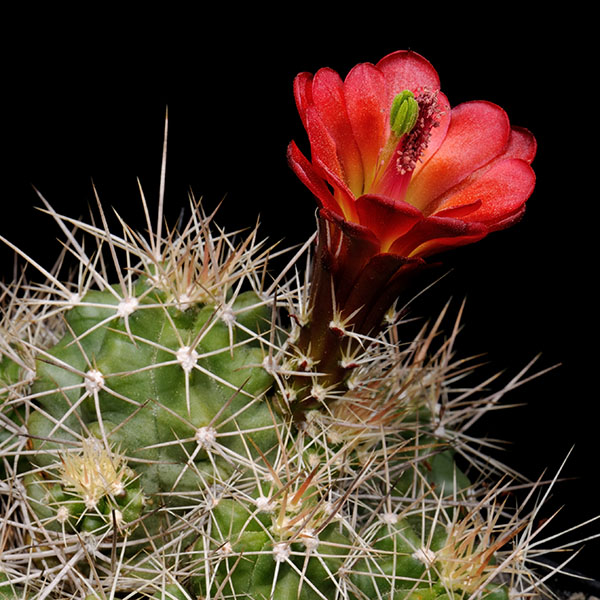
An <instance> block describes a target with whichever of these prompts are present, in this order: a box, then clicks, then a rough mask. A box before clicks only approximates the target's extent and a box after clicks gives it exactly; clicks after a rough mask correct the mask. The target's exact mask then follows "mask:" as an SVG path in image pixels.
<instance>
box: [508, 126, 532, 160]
mask: <svg viewBox="0 0 600 600" xmlns="http://www.w3.org/2000/svg"><path fill="white" fill-rule="evenodd" d="M536 151H537V142H536V140H535V138H534V137H533V134H532V133H531V132H530V131H529V130H527V129H525V128H524V127H513V128H512V129H511V132H510V138H509V140H508V146H507V147H506V150H505V151H504V154H503V155H502V156H501V157H499V158H520V159H521V160H524V161H525V162H527V163H531V162H532V161H533V159H534V158H535V153H536Z"/></svg>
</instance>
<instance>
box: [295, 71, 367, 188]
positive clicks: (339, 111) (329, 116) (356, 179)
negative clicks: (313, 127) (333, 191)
mask: <svg viewBox="0 0 600 600" xmlns="http://www.w3.org/2000/svg"><path fill="white" fill-rule="evenodd" d="M312 100H313V104H312V106H313V107H314V109H315V110H316V111H317V112H318V113H319V116H320V121H321V123H322V124H323V126H324V128H325V129H326V130H327V133H328V137H329V138H330V139H331V140H332V141H333V144H334V145H335V149H336V153H337V160H338V161H339V164H340V165H341V168H342V176H343V179H344V181H345V182H346V184H347V185H348V186H349V187H350V189H351V190H352V192H353V194H354V195H355V196H356V197H358V196H360V194H361V193H362V189H363V171H362V161H361V158H360V152H359V149H358V145H357V143H356V140H355V138H354V132H353V131H352V126H351V125H350V119H349V118H348V111H347V108H346V99H345V97H344V84H343V82H342V80H341V79H340V76H339V75H338V74H337V73H336V72H335V71H333V70H332V69H319V71H317V73H316V74H315V76H314V79H313V82H312ZM309 114H310V113H309ZM309 114H307V117H308V115H309ZM309 136H310V139H311V144H312V143H313V139H312V135H311V133H310V132H309ZM321 158H322V159H324V157H323V156H321Z"/></svg>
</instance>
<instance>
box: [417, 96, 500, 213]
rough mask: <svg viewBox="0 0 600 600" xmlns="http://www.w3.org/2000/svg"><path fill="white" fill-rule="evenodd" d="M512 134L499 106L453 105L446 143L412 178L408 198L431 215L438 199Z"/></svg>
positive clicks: (497, 150)
mask: <svg viewBox="0 0 600 600" xmlns="http://www.w3.org/2000/svg"><path fill="white" fill-rule="evenodd" d="M509 137H510V124H509V121H508V117H507V115H506V113H505V112H504V111H503V110H502V109H501V108H500V107H499V106H497V105H495V104H492V103H491V102H484V101H475V102H467V103H464V104H460V105H459V106H457V107H456V108H453V109H452V115H451V121H450V126H449V127H448V131H447V133H446V136H445V138H444V142H443V144H442V145H441V146H440V147H439V149H438V151H437V152H436V153H435V154H434V155H433V156H432V157H431V159H430V160H429V162H428V163H427V164H426V165H425V166H424V167H423V168H422V169H421V170H420V171H419V173H417V174H416V175H415V176H414V177H413V179H412V181H411V184H410V186H409V188H408V191H407V196H406V200H407V201H408V202H410V203H411V204H412V205H413V206H416V207H418V208H420V209H421V210H423V212H424V213H425V214H432V213H433V212H435V210H436V209H437V207H438V202H437V200H438V198H439V197H440V196H442V194H444V193H445V192H447V191H448V190H450V188H452V187H454V186H455V185H457V184H459V183H460V182H461V181H463V180H464V179H466V178H467V177H468V176H469V175H470V174H471V173H472V172H473V171H475V170H476V169H478V168H479V167H482V166H483V165H485V164H486V163H488V162H489V161H491V160H493V159H494V158H495V157H496V156H498V155H499V154H501V153H502V152H503V151H504V150H505V148H506V146H507V144H508V140H509Z"/></svg>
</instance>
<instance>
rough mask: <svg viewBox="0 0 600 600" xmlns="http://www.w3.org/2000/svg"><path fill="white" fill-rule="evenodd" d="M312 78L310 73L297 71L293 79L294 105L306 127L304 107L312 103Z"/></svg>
mask: <svg viewBox="0 0 600 600" xmlns="http://www.w3.org/2000/svg"><path fill="white" fill-rule="evenodd" d="M312 79H313V76H312V74H311V73H299V74H298V75H296V78H295V79H294V97H295V98H296V107H297V108H298V113H299V115H300V118H301V119H302V124H303V125H304V128H305V129H306V109H307V107H308V106H309V105H310V104H311V103H312Z"/></svg>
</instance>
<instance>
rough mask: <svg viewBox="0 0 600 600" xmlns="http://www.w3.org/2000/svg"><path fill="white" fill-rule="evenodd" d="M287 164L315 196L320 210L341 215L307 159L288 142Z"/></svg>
mask: <svg viewBox="0 0 600 600" xmlns="http://www.w3.org/2000/svg"><path fill="white" fill-rule="evenodd" d="M287 157H288V163H289V165H290V167H291V168H292V170H293V171H294V173H296V175H297V176H298V178H299V179H300V181H302V183H303V184H304V185H305V186H306V187H307V188H308V189H309V190H310V191H311V192H312V193H313V194H314V195H315V197H316V198H317V201H318V202H319V204H320V206H321V207H322V208H327V209H328V210H330V211H332V212H336V213H338V214H340V216H342V214H341V209H340V207H339V205H338V203H337V202H336V200H335V198H334V197H333V194H332V193H331V192H330V191H329V188H328V187H327V185H326V184H325V181H324V180H323V178H322V177H320V176H319V175H318V174H317V173H316V171H315V169H314V168H313V166H312V164H311V163H310V162H309V161H308V159H307V158H306V157H305V156H304V154H302V152H300V150H299V149H298V146H296V144H295V142H290V144H289V146H288V151H287Z"/></svg>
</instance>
